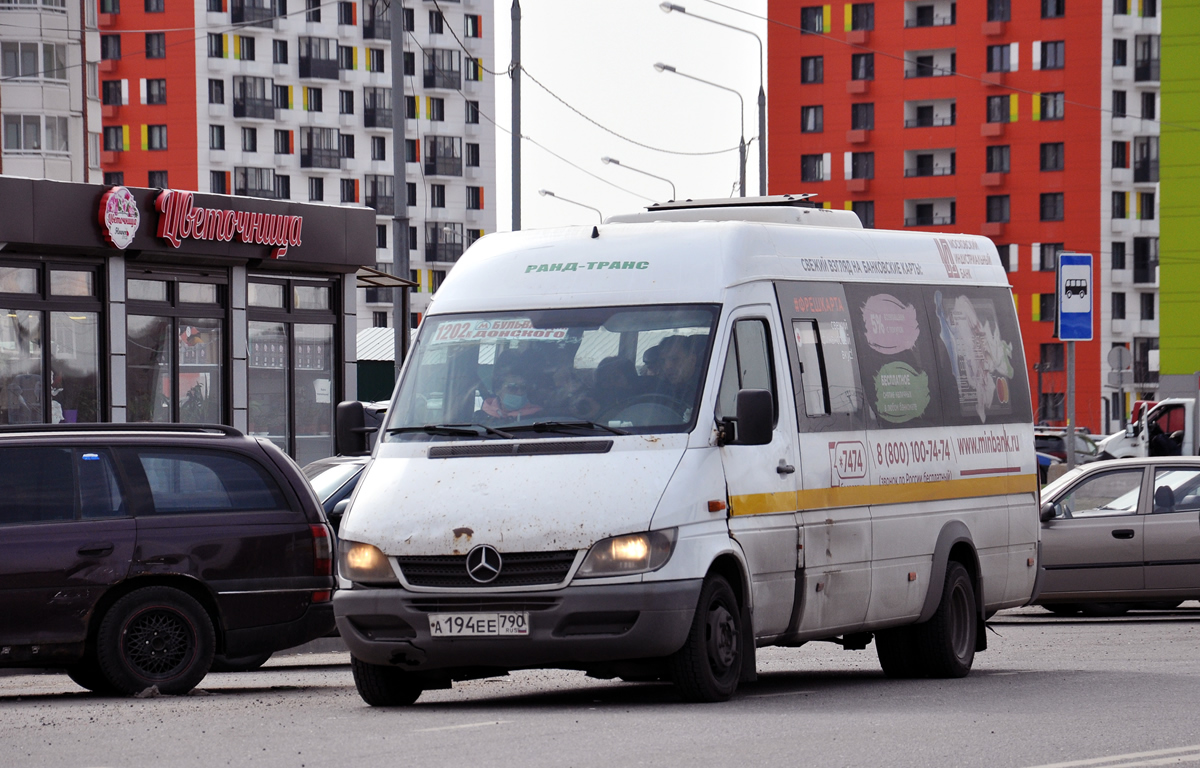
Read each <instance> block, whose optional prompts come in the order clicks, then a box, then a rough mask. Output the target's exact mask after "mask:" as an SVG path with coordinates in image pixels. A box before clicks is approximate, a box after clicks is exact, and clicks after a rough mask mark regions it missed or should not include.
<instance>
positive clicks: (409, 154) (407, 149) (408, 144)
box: [404, 139, 419, 163]
mask: <svg viewBox="0 0 1200 768" xmlns="http://www.w3.org/2000/svg"><path fill="white" fill-rule="evenodd" d="M418 157H419V155H418V154H417V140H416V139H405V140H404V162H406V163H415V162H417V158H418Z"/></svg>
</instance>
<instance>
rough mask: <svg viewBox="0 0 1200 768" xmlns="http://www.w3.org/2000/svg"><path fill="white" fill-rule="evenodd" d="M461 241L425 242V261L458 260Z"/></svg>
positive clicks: (461, 252) (461, 250) (461, 248)
mask: <svg viewBox="0 0 1200 768" xmlns="http://www.w3.org/2000/svg"><path fill="white" fill-rule="evenodd" d="M462 254H463V246H462V243H425V261H458V259H459V257H460V256H462Z"/></svg>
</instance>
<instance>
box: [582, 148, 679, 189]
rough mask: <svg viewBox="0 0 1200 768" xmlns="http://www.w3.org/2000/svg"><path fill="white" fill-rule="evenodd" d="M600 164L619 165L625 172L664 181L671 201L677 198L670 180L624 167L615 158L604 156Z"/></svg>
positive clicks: (630, 167)
mask: <svg viewBox="0 0 1200 768" xmlns="http://www.w3.org/2000/svg"><path fill="white" fill-rule="evenodd" d="M600 162H602V163H604V164H605V165H609V164H610V163H611V164H612V165H619V166H620V167H622V168H624V169H625V170H627V171H633V172H634V173H640V174H642V175H643V176H649V177H650V178H652V179H658V180H659V181H665V182H667V183H668V184H670V185H671V199H672V200H674V199H675V198H676V197H678V195H677V194H675V182H673V181H671V180H670V179H667V178H664V177H662V176H656V175H654V174H653V173H650V172H649V171H643V170H641V169H640V168H634V167H633V166H632V165H626V164H625V163H622V162H621V161H620V160H618V159H617V158H615V157H608V156H605V157H602V158H600Z"/></svg>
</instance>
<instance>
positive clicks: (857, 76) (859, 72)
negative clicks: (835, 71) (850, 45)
mask: <svg viewBox="0 0 1200 768" xmlns="http://www.w3.org/2000/svg"><path fill="white" fill-rule="evenodd" d="M850 79H851V80H874V79H875V54H873V53H855V54H851V56H850Z"/></svg>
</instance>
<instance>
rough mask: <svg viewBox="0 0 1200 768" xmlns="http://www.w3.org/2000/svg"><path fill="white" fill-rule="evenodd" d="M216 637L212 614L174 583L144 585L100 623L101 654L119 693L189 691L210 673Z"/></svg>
mask: <svg viewBox="0 0 1200 768" xmlns="http://www.w3.org/2000/svg"><path fill="white" fill-rule="evenodd" d="M215 646H216V639H215V635H214V632H213V625H212V621H211V620H210V619H209V617H208V613H207V612H206V611H205V610H204V608H203V607H201V605H200V603H198V602H196V600H195V599H194V598H192V597H191V596H190V595H187V594H185V593H183V592H180V591H179V590H177V589H171V588H170V587H145V588H143V589H139V590H137V591H136V592H130V593H129V594H128V595H125V597H122V598H121V599H120V600H118V601H117V602H116V603H115V604H114V605H113V606H112V608H110V609H109V610H108V613H106V614H105V615H104V619H103V620H102V621H101V622H100V631H99V633H98V635H97V638H96V656H97V660H98V661H99V663H100V671H101V672H102V673H103V674H104V677H105V678H106V679H107V680H108V681H109V683H111V684H112V686H113V688H114V689H115V690H116V691H117V692H118V693H123V694H126V695H133V694H135V693H139V692H141V691H144V690H146V689H147V688H149V687H151V686H158V690H159V692H160V693H166V694H176V695H178V694H184V693H187V692H188V691H190V690H192V689H193V688H195V687H196V684H197V683H199V682H200V681H201V680H203V679H204V676H205V675H207V674H208V668H209V665H210V664H212V658H213V649H214V647H215Z"/></svg>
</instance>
